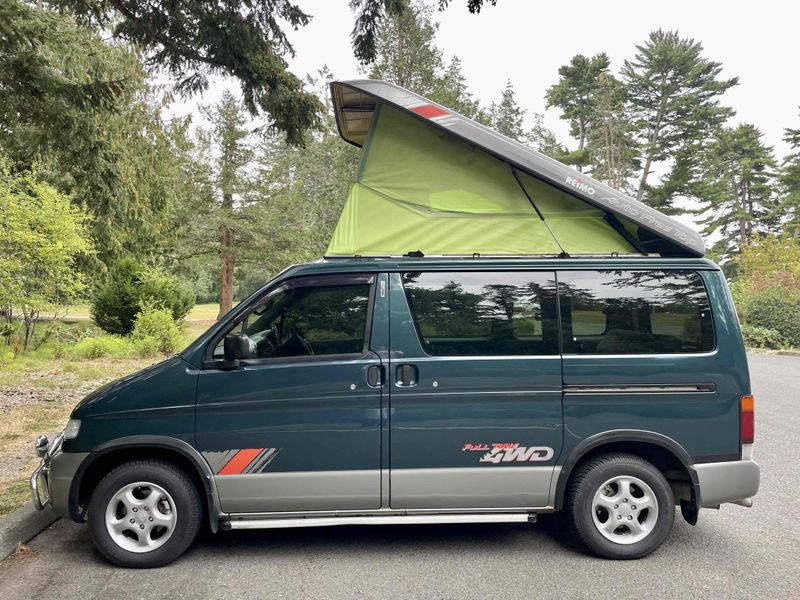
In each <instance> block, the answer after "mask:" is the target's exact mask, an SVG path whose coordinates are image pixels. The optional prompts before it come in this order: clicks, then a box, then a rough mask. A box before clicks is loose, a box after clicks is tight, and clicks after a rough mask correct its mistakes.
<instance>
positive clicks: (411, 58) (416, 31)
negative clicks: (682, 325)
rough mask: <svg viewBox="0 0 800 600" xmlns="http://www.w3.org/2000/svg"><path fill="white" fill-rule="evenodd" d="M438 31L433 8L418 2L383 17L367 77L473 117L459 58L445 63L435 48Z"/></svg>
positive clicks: (475, 107)
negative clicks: (383, 81) (385, 17)
mask: <svg viewBox="0 0 800 600" xmlns="http://www.w3.org/2000/svg"><path fill="white" fill-rule="evenodd" d="M438 30H439V24H438V23H436V22H434V21H433V9H432V8H431V7H430V6H428V5H426V4H424V3H423V2H421V1H415V2H412V3H411V4H409V5H408V6H407V7H406V8H405V9H404V10H403V11H402V12H401V13H400V14H397V15H394V16H391V17H389V18H387V19H386V20H385V21H383V23H382V24H381V26H380V28H379V30H378V31H377V33H376V42H375V47H376V54H375V62H374V63H373V64H372V66H371V68H370V71H369V77H370V78H371V79H384V80H386V81H391V82H392V83H396V84H397V85H399V86H401V87H404V88H406V89H408V90H411V91H413V92H416V93H418V94H421V95H423V96H425V97H427V98H430V99H431V100H434V101H436V102H439V103H441V104H443V105H445V106H447V107H448V108H452V109H453V110H455V111H456V112H459V113H461V114H463V115H464V116H467V117H474V116H475V115H476V114H477V113H478V112H479V111H480V106H479V104H478V102H476V101H475V100H473V99H472V96H471V95H470V93H469V91H468V90H467V86H466V82H465V78H464V75H463V74H462V72H461V61H460V60H459V58H458V57H456V56H454V57H453V58H452V60H451V61H450V62H449V63H448V62H447V61H445V59H444V54H443V52H442V50H441V49H440V48H439V47H438V46H437V45H436V34H437V32H438Z"/></svg>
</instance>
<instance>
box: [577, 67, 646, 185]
mask: <svg viewBox="0 0 800 600" xmlns="http://www.w3.org/2000/svg"><path fill="white" fill-rule="evenodd" d="M595 87H596V90H595V96H594V99H593V101H592V104H593V106H592V112H591V114H590V116H589V119H588V121H587V126H588V130H589V135H588V141H587V146H586V150H587V153H588V155H589V162H590V166H591V173H592V176H593V177H595V178H596V179H599V180H600V181H604V182H606V183H607V184H608V185H610V186H611V187H613V188H614V189H617V190H627V187H628V181H629V179H630V177H631V176H632V174H633V173H634V170H635V168H636V164H637V162H638V161H637V148H636V143H635V141H634V139H633V137H632V135H631V126H630V121H629V120H628V118H627V114H626V107H625V90H624V88H623V87H622V85H621V84H620V82H619V81H618V80H617V79H616V78H614V77H613V76H612V75H610V74H608V73H601V74H600V75H598V77H597V81H596V83H595Z"/></svg>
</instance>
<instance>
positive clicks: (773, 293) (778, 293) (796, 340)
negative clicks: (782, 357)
mask: <svg viewBox="0 0 800 600" xmlns="http://www.w3.org/2000/svg"><path fill="white" fill-rule="evenodd" d="M745 315H746V322H747V324H748V325H753V326H755V327H762V328H764V329H771V330H772V331H774V332H775V333H777V334H778V335H779V336H780V337H781V338H782V339H783V340H784V341H785V343H786V344H788V345H789V346H794V347H796V348H800V291H798V290H792V289H785V288H780V287H773V288H769V289H766V290H764V291H762V292H759V293H758V294H755V295H753V296H752V297H751V298H749V299H748V300H747V305H746V310H745Z"/></svg>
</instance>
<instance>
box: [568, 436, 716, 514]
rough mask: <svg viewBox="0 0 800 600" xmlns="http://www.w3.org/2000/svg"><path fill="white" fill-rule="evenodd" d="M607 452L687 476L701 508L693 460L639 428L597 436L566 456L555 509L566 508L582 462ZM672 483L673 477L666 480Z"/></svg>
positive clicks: (677, 447) (666, 439)
mask: <svg viewBox="0 0 800 600" xmlns="http://www.w3.org/2000/svg"><path fill="white" fill-rule="evenodd" d="M608 452H628V453H630V454H635V455H637V456H639V457H641V458H643V459H645V460H648V461H649V462H651V463H653V465H654V466H655V467H657V468H658V469H659V470H661V471H662V472H663V473H665V475H666V474H667V473H675V472H678V473H679V472H682V473H683V474H685V476H686V478H687V479H688V480H687V483H688V485H689V490H690V494H691V498H692V501H693V503H695V504H696V506H700V486H699V483H698V478H697V471H695V469H694V461H693V460H692V457H691V456H690V455H689V453H688V452H686V450H685V449H684V448H683V446H681V445H680V444H679V443H678V442H676V441H675V440H673V439H672V438H670V437H667V436H665V435H663V434H660V433H656V432H654V431H644V430H638V429H616V430H613V431H606V432H602V433H598V434H595V435H593V436H591V437H588V438H586V439H585V440H583V441H581V442H580V443H579V444H578V445H577V446H575V447H574V448H573V449H572V450H571V451H570V452H569V454H568V455H567V458H566V460H565V461H564V462H563V463H562V467H561V471H560V473H559V477H558V482H557V484H556V490H555V499H554V501H553V506H554V508H555V510H561V509H562V508H563V507H564V495H565V493H566V488H567V483H568V482H569V479H570V477H571V476H572V473H573V472H574V470H575V468H576V467H577V466H578V465H579V464H581V463H582V462H584V461H586V460H588V459H590V458H592V457H594V456H597V455H600V454H606V453H608ZM667 479H668V480H669V479H670V477H667Z"/></svg>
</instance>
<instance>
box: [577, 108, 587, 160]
mask: <svg viewBox="0 0 800 600" xmlns="http://www.w3.org/2000/svg"><path fill="white" fill-rule="evenodd" d="M585 146H586V124H585V123H584V122H583V120H580V121H578V152H583V148H584V147H585ZM576 166H577V167H578V173H583V165H581V164H580V163H578V164H577V165H576Z"/></svg>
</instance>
